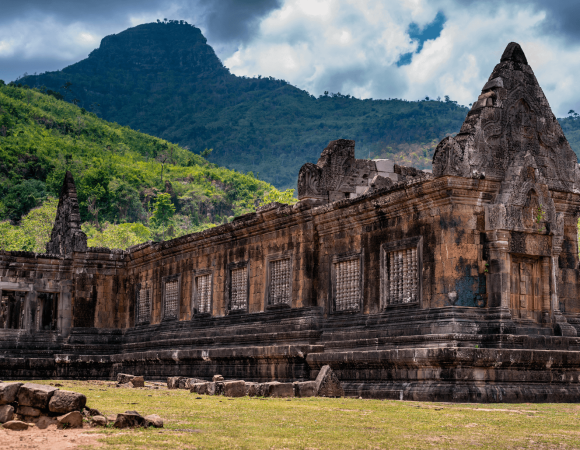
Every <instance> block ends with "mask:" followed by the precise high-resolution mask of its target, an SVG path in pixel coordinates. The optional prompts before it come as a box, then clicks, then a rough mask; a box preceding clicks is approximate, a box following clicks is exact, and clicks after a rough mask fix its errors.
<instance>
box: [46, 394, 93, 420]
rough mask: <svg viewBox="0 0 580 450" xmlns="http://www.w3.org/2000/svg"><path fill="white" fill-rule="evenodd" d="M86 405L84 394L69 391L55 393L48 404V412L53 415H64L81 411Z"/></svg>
mask: <svg viewBox="0 0 580 450" xmlns="http://www.w3.org/2000/svg"><path fill="white" fill-rule="evenodd" d="M86 404H87V397H86V396H85V395H84V394H79V393H78V392H71V391H56V392H55V393H54V395H53V396H52V397H51V399H50V401H49V402H48V410H49V411H50V412H53V413H60V414H66V413H69V412H72V411H81V410H82V409H83V408H84V407H85V405H86Z"/></svg>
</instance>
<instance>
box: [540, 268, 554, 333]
mask: <svg viewBox="0 0 580 450" xmlns="http://www.w3.org/2000/svg"><path fill="white" fill-rule="evenodd" d="M540 264H541V266H540V269H541V271H542V278H541V280H542V291H541V295H542V323H544V324H546V323H550V311H551V310H552V307H551V303H552V299H551V297H550V284H552V283H551V277H552V269H551V265H552V264H551V258H550V257H549V256H544V257H543V258H542V259H541V261H540Z"/></svg>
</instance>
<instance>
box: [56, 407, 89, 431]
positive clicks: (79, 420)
mask: <svg viewBox="0 0 580 450" xmlns="http://www.w3.org/2000/svg"><path fill="white" fill-rule="evenodd" d="M56 420H57V422H58V424H59V425H60V426H61V427H62V428H82V427H83V416H82V414H81V413H80V412H79V411H73V412H69V413H68V414H65V415H64V416H59V417H57V418H56Z"/></svg>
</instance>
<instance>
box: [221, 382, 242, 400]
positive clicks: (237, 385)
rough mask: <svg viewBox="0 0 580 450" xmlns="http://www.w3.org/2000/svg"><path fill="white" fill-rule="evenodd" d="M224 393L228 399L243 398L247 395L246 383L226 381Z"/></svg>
mask: <svg viewBox="0 0 580 450" xmlns="http://www.w3.org/2000/svg"><path fill="white" fill-rule="evenodd" d="M223 391H224V394H223V395H225V396H226V397H243V396H245V395H246V382H245V381H224V382H223Z"/></svg>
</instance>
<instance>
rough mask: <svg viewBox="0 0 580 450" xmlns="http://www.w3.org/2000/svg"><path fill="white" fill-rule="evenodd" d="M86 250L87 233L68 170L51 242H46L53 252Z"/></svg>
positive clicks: (73, 183) (49, 251)
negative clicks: (83, 226)
mask: <svg viewBox="0 0 580 450" xmlns="http://www.w3.org/2000/svg"><path fill="white" fill-rule="evenodd" d="M86 250H87V235H86V234H85V233H83V232H82V230H81V215H80V211H79V202H78V199H77V189H76V186H75V181H74V179H73V176H72V173H70V172H69V171H67V172H66V175H65V176H64V181H63V183H62V188H61V190H60V197H59V200H58V208H57V210H56V218H55V221H54V226H53V228H52V233H51V236H50V242H49V243H48V244H46V251H47V253H51V254H57V255H69V254H71V253H72V252H83V251H86Z"/></svg>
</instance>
